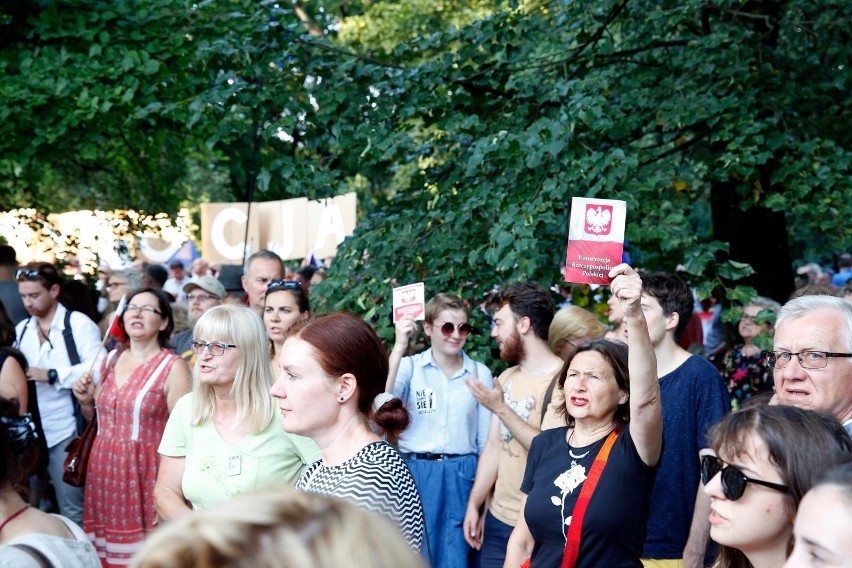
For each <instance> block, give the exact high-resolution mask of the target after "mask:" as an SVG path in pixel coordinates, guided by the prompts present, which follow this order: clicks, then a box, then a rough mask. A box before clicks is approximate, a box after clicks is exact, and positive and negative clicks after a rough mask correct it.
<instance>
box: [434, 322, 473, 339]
mask: <svg viewBox="0 0 852 568" xmlns="http://www.w3.org/2000/svg"><path fill="white" fill-rule="evenodd" d="M457 329H458V330H459V335H460V336H461V337H467V336H468V335H469V334H470V332H471V331H473V327H471V325H470V324H469V323H461V324H459V325H458V327H456V326H455V325H453V323H452V322H449V321H448V322H447V323H445V324H444V325H442V326H441V333H442V334H443V335H444V337H449V336H451V335H452V334H453V332H454V331H455V330H457Z"/></svg>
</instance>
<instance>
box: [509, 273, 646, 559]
mask: <svg viewBox="0 0 852 568" xmlns="http://www.w3.org/2000/svg"><path fill="white" fill-rule="evenodd" d="M609 276H610V277H611V278H613V280H612V284H611V285H610V287H611V289H612V295H613V297H615V298H617V300H618V302H619V307H620V308H621V311H623V313H624V320H623V324H624V325H625V326H626V327H627V329H628V330H629V333H628V334H627V341H628V345H629V351H628V345H625V344H624V343H623V342H621V341H613V340H609V339H596V340H593V341H590V342H588V343H585V344H583V345H580V346H579V347H578V348H577V352H576V353H575V354H574V356H573V357H572V358H571V359H570V360H568V361H566V362H565V364H564V365H563V366H562V369H561V370H560V372H559V378H558V381H557V388H559V389H560V390H562V391H563V394H564V400H565V404H564V405H563V406H562V408H561V409H560V410H561V413H562V416H564V417H565V421H564V423H563V425H562V426H561V427H559V428H553V429H550V430H544V431H543V432H542V433H541V434H539V435H538V436H536V437H535V438H533V441H532V444H531V445H530V451H529V456H528V457H527V463H526V470H525V472H524V479H523V482H522V484H521V487H520V489H521V492H522V493H523V494H524V495H523V497H522V499H521V506H520V512H519V514H518V522H517V524H516V525H515V528H514V529H513V531H512V534H511V536H510V537H509V543H508V545H507V548H506V560H505V564H504V566H506V567H507V568H517V567H518V566H521V563H523V562H524V561H525V560H527V559H530V563H531V566H532V567H533V568H538V567H551V566H561V565H563V561H564V560H567V561H568V562H569V564H568V565H570V566H575V565H576V567H577V568H590V567H600V568H627V567H630V568H641V566H642V563H641V561H640V555H641V553H642V546H643V544H644V541H645V528H646V523H647V519H648V510H649V502H650V496H651V488H652V486H653V483H654V477H655V466H656V465H657V463H658V461H659V459H660V452H661V449H662V444H663V418H662V409H661V404H660V385H659V382H658V381H657V361H656V356H655V354H654V349H653V347H652V345H651V338H650V335H649V333H648V324H647V322H646V321H645V316H644V314H643V310H642V306H641V303H640V300H641V298H642V280H641V279H640V278H639V275H638V274H636V272H635V271H634V270H633V269H632V268H631V267H630V266H628V265H626V264H620V265H618V266H616V267H615V268H613V269H612V270H611V271H610V273H609ZM572 561H573V562H575V564H571V563H570V562H572Z"/></svg>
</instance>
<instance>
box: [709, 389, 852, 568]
mask: <svg viewBox="0 0 852 568" xmlns="http://www.w3.org/2000/svg"><path fill="white" fill-rule="evenodd" d="M709 440H710V446H711V447H710V449H709V450H704V451H702V455H701V458H700V459H701V480H702V482H703V483H704V491H705V492H706V493H707V494H708V495H709V496H710V537H711V538H712V539H713V540H714V541H716V542H717V543H719V545H720V546H719V557H718V560H717V561H716V563H715V564H714V567H715V568H740V567H743V568H752V567H753V568H777V567H778V566H782V565H783V564H784V561H785V559H786V558H787V552H788V551H789V550H790V544H791V539H792V534H793V518H794V516H795V514H796V508H797V507H798V505H799V502H800V501H801V499H802V496H803V495H804V494H805V493H806V492H807V491H808V490H809V489H810V488H811V486H812V485H813V483H814V480H815V478H816V477H817V476H818V475H819V473H820V472H822V471H824V470H825V469H827V468H829V467H831V466H832V465H834V464H837V463H840V462H843V461H848V460H849V459H850V458H852V439H850V438H849V435H848V434H847V433H846V431H845V430H844V429H843V426H841V425H840V423H839V422H837V421H836V420H835V419H834V418H832V417H830V416H828V415H825V414H821V413H818V412H814V411H811V410H803V409H800V408H794V407H791V406H755V407H752V408H747V409H745V410H741V411H739V412H735V413H733V414H731V415H729V416H727V417H726V418H724V419H723V420H722V421H721V422H719V423H718V424H717V425H716V426H714V427H713V429H712V430H711V431H710V433H709Z"/></svg>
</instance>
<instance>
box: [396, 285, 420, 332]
mask: <svg viewBox="0 0 852 568" xmlns="http://www.w3.org/2000/svg"><path fill="white" fill-rule="evenodd" d="M402 318H411V319H413V320H423V319H426V286H425V285H424V284H423V282H418V283H417V284H411V285H409V286H400V287H399V288H394V289H393V323H397V322H398V321H399V320H401V319H402Z"/></svg>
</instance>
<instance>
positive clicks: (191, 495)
mask: <svg viewBox="0 0 852 568" xmlns="http://www.w3.org/2000/svg"><path fill="white" fill-rule="evenodd" d="M193 335H194V339H193V340H192V343H191V345H192V350H193V352H194V353H195V354H196V358H195V367H194V368H193V372H192V392H191V393H189V394H187V395H186V396H184V397H183V398H181V399H180V400H179V401H178V403H177V405H176V406H175V409H174V411H173V412H172V415H171V416H170V417H169V421H168V424H166V429H165V432H164V433H163V439H162V442H161V443H160V447H159V453H160V471H159V475H158V477H157V484H156V486H155V488H154V501H155V504H156V507H157V512H158V513H159V515H160V518H162V519H163V520H169V519H172V518H175V517H178V516H180V515H183V514H186V513H188V512H189V511H190V510H191V509H206V508H208V507H210V506H211V505H214V504H216V503H220V502H223V501H227V500H228V499H230V498H231V497H235V496H236V495H240V494H242V493H251V492H254V491H258V490H260V489H264V488H266V487H269V486H271V485H274V484H280V483H290V484H292V483H295V481H296V479H297V478H298V476H299V472H300V471H301V469H302V468H303V467H304V466H305V465H306V464H309V463H312V462H314V461H316V460H318V459H319V457H320V453H319V448H317V446H316V444H315V443H314V442H313V441H311V440H309V439H306V438H301V437H299V436H294V435H291V434H288V433H286V432H284V431H283V430H282V429H281V425H280V424H279V423H278V421H277V420H275V402H274V401H273V399H272V397H270V396H269V389H270V387H271V386H272V383H273V377H272V371H271V370H270V368H269V352H268V351H267V345H268V344H267V339H266V330H265V329H264V327H263V322H262V321H261V319H260V317H258V315H257V314H256V313H255V312H254V311H253V310H249V309H246V308H245V307H242V306H234V305H223V306H215V307H213V308H210V309H209V310H207V311H206V312H205V313H204V314H203V315H202V316H201V317H200V318H199V319H198V322H196V324H195V328H194V331H193Z"/></svg>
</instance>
